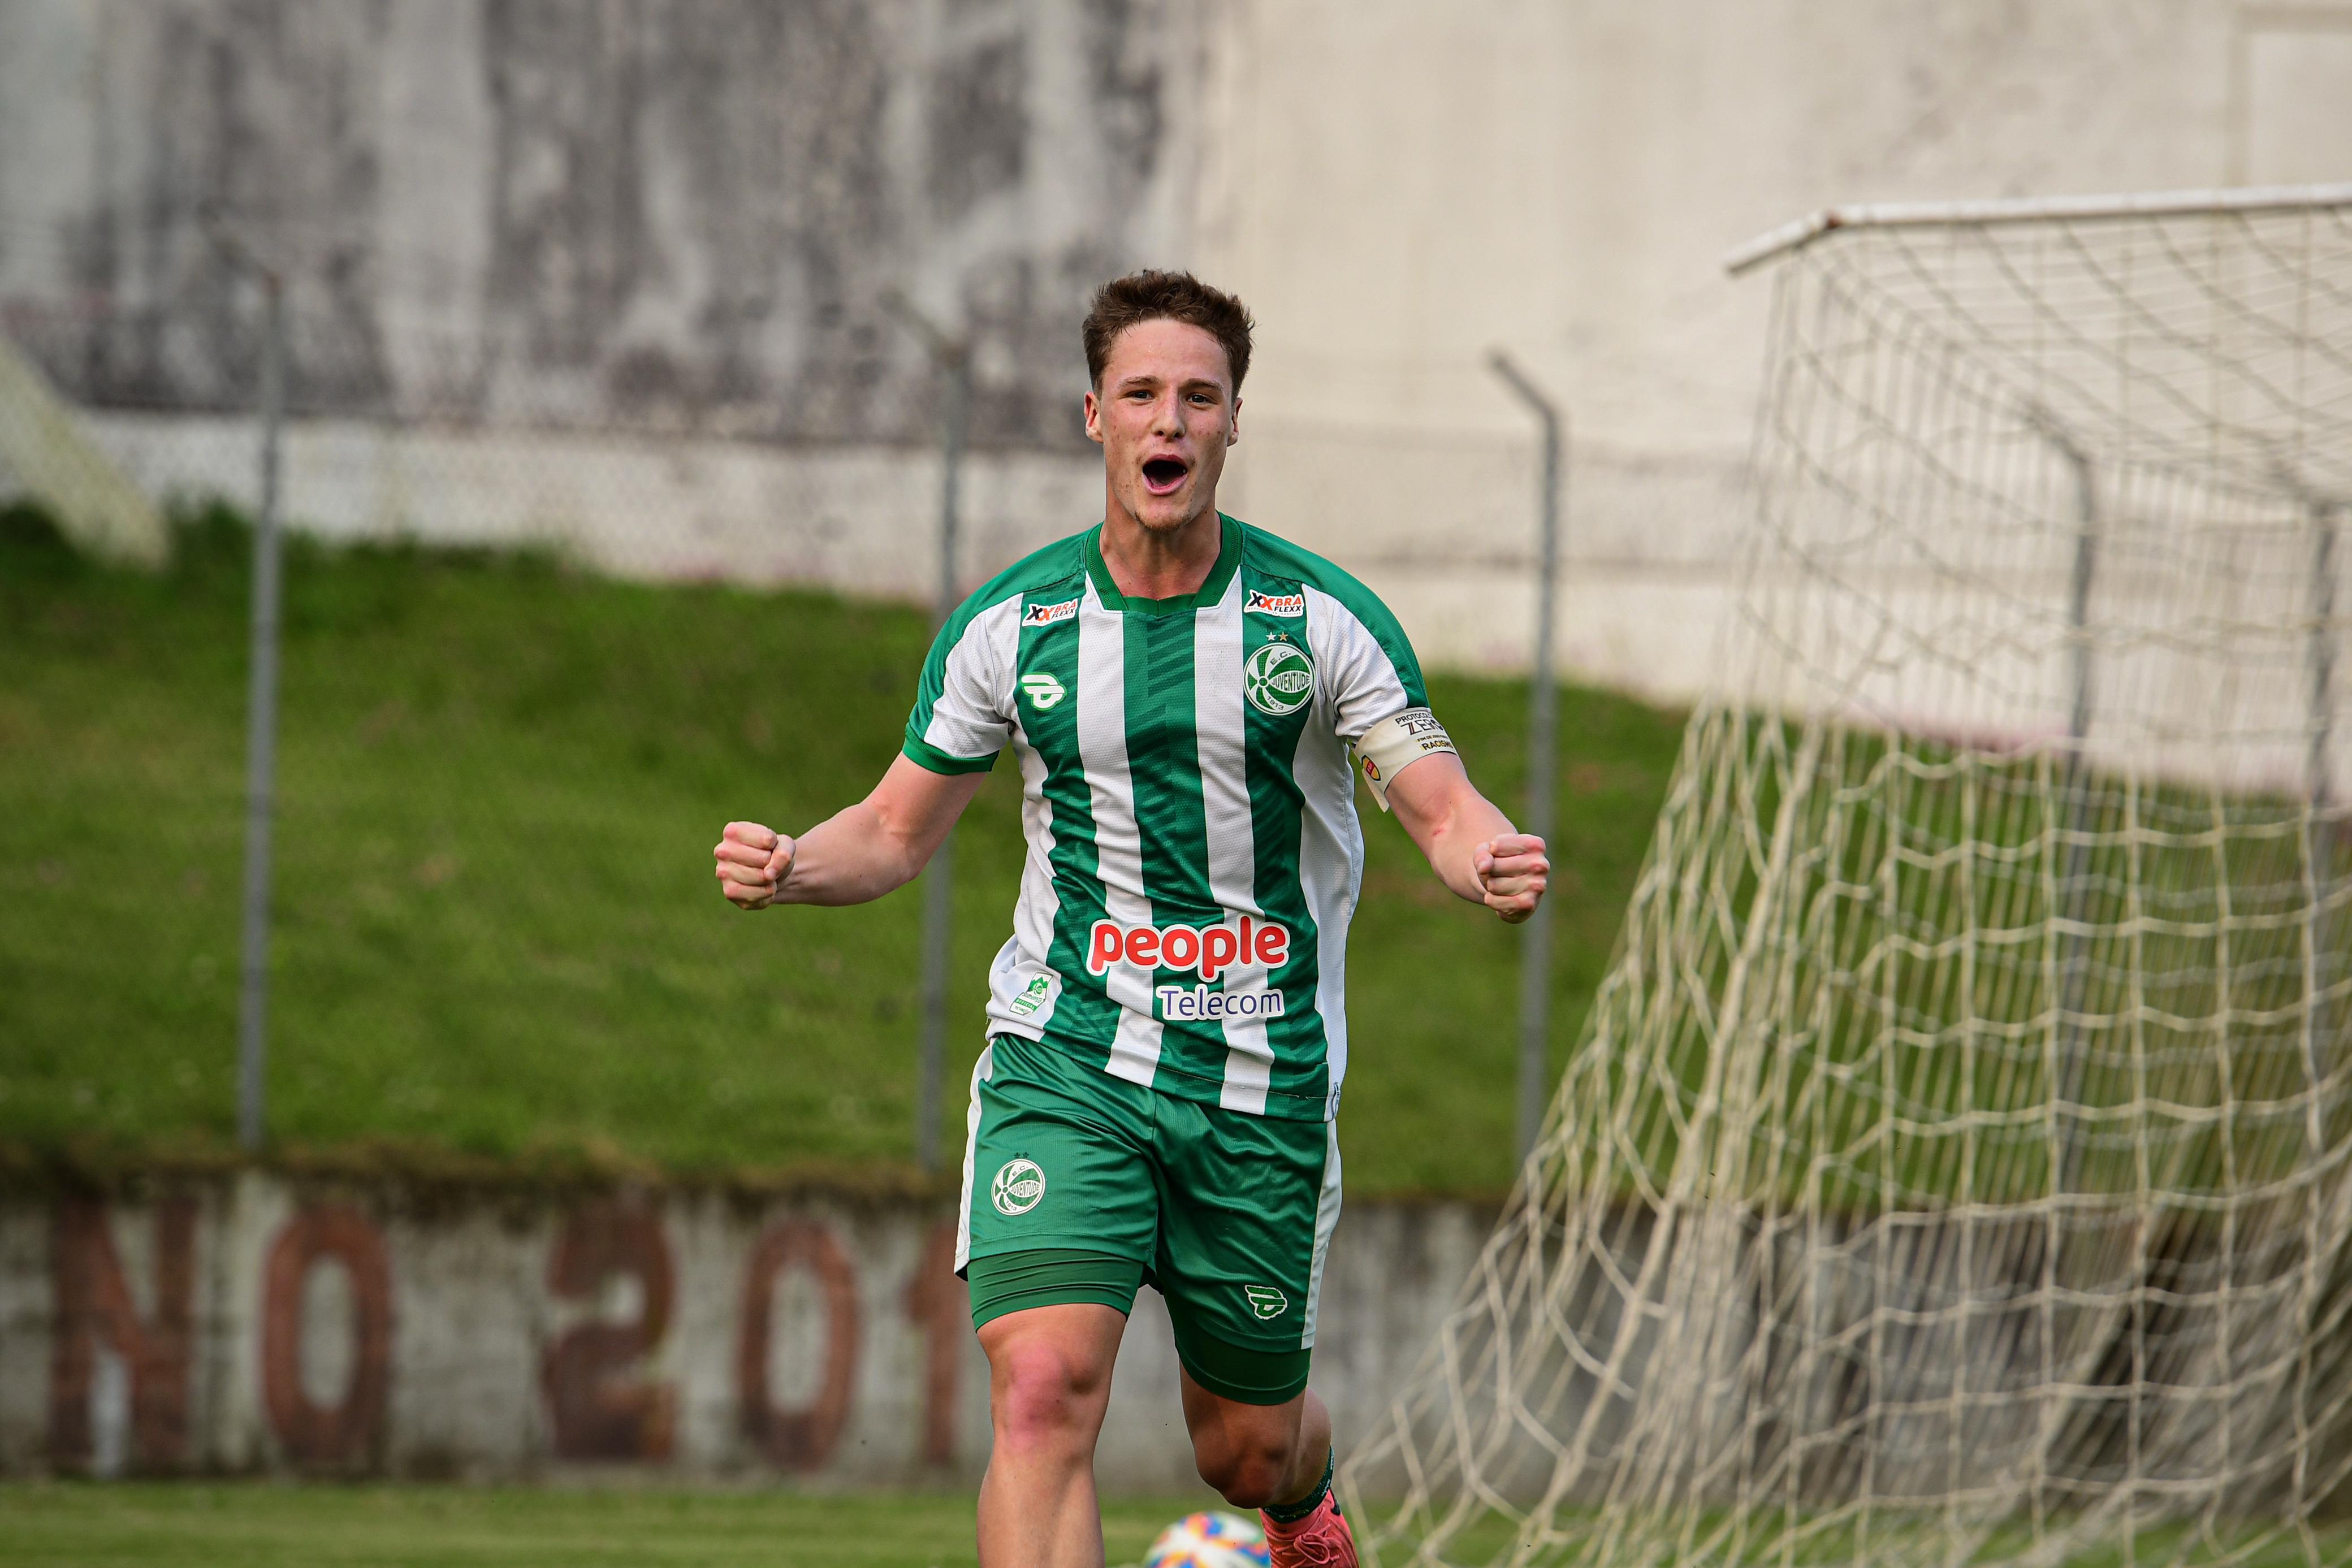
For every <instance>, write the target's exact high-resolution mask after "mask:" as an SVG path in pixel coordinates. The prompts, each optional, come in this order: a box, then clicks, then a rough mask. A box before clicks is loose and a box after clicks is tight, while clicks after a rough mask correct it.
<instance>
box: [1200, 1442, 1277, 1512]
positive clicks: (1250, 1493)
mask: <svg viewBox="0 0 2352 1568" xmlns="http://www.w3.org/2000/svg"><path fill="white" fill-rule="evenodd" d="M1291 1447H1292V1444H1291V1443H1290V1442H1288V1441H1286V1440H1284V1438H1283V1437H1282V1436H1281V1435H1279V1434H1276V1433H1270V1432H1244V1433H1218V1434H1216V1435H1215V1436H1213V1437H1209V1438H1207V1439H1206V1440H1197V1441H1195V1442H1194V1444H1193V1448H1192V1460H1193V1463H1194V1464H1195V1465H1196V1466H1198V1467H1199V1469H1200V1471H1201V1479H1202V1480H1204V1481H1206V1482H1208V1483H1209V1485H1210V1486H1212V1487H1213V1488H1215V1489H1216V1491H1217V1494H1218V1495H1219V1496H1221V1497H1223V1499H1224V1500H1226V1501H1227V1502H1229V1503H1231V1504H1233V1505H1234V1507H1235V1508H1264V1507H1265V1505H1266V1504H1267V1503H1270V1502H1272V1501H1273V1500H1275V1499H1276V1498H1277V1497H1280V1496H1281V1495H1282V1491H1283V1483H1284V1482H1285V1481H1286V1480H1288V1479H1289V1478H1290V1463H1291V1458H1292V1455H1291V1451H1290V1450H1291Z"/></svg>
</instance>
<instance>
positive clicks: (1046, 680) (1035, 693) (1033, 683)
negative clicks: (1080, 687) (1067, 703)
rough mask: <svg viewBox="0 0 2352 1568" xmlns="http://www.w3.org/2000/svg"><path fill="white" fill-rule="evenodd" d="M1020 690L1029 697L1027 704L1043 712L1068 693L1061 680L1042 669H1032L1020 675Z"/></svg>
mask: <svg viewBox="0 0 2352 1568" xmlns="http://www.w3.org/2000/svg"><path fill="white" fill-rule="evenodd" d="M1021 690H1022V692H1023V693H1024V695H1026V696H1027V697H1028V698H1029V706H1031V707H1034V708H1035V709H1036V710H1037V711H1038V712H1039V713H1044V712H1045V710H1046V709H1047V708H1049V707H1052V706H1055V704H1056V703H1058V702H1060V701H1061V700H1062V699H1063V698H1064V697H1066V696H1067V695H1070V694H1069V693H1068V692H1067V691H1066V690H1065V689H1064V688H1063V685H1062V683H1061V682H1059V681H1057V680H1055V678H1054V677H1053V676H1052V675H1051V674H1047V673H1046V672H1045V671H1044V670H1032V671H1030V672H1029V674H1025V675H1024V676H1022V677H1021Z"/></svg>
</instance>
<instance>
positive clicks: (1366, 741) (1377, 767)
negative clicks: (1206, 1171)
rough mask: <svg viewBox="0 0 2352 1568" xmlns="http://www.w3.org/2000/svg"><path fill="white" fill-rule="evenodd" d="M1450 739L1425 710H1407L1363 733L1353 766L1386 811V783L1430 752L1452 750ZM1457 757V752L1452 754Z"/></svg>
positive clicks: (1433, 715) (1433, 717)
mask: <svg viewBox="0 0 2352 1568" xmlns="http://www.w3.org/2000/svg"><path fill="white" fill-rule="evenodd" d="M1453 750H1454V737H1452V736H1449V735H1447V734H1446V733H1445V727H1444V725H1442V724H1440V723H1438V722H1437V716H1436V715H1435V714H1433V713H1431V712H1430V711H1429V710H1428V709H1427V708H1425V707H1409V708H1407V709H1405V710H1404V711H1403V712H1402V713H1401V714H1397V715H1395V716H1393V717H1390V718H1384V719H1382V720H1381V722H1380V723H1378V724H1376V725H1374V726H1372V727H1371V728H1370V729H1368V730H1366V731H1364V734H1363V738H1362V739H1360V740H1359V741H1357V742H1356V766H1357V767H1358V768H1360V769H1361V770H1362V771H1363V775H1364V782H1365V783H1367V784H1370V786H1371V787H1372V799H1373V800H1376V801H1378V802H1379V803H1380V808H1381V810H1383V811H1385V810H1388V809H1389V781H1390V780H1391V779H1394V778H1395V777H1396V776H1397V775H1398V774H1400V773H1402V772H1403V771H1404V769H1405V768H1406V766H1407V765H1408V764H1410V763H1412V762H1417V761H1419V760H1420V759H1421V758H1424V757H1427V756H1428V755H1430V753H1432V752H1434V751H1453ZM1456 755H1457V756H1458V755H1459V753H1456Z"/></svg>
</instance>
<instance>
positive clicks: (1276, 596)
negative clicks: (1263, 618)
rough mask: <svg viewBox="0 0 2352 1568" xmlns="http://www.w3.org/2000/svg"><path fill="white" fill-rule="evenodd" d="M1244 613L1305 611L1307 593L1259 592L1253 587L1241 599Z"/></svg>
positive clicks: (1295, 613) (1286, 613) (1295, 612)
mask: <svg viewBox="0 0 2352 1568" xmlns="http://www.w3.org/2000/svg"><path fill="white" fill-rule="evenodd" d="M1242 613H1243V614H1244V615H1288V616H1293V617H1296V616H1300V615H1304V614H1306V613H1307V595H1305V594H1303V593H1260V592H1259V591H1257V590H1256V589H1255V588H1253V589H1251V590H1250V591H1249V594H1248V596H1247V597H1246V598H1244V600H1243V601H1242Z"/></svg>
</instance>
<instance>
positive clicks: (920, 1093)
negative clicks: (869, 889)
mask: <svg viewBox="0 0 2352 1568" xmlns="http://www.w3.org/2000/svg"><path fill="white" fill-rule="evenodd" d="M882 303H883V305H884V307H885V308H887V309H888V310H889V311H890V312H891V313H892V314H893V315H895V316H897V317H898V319H899V320H900V321H901V322H902V323H904V324H905V326H906V327H907V329H908V331H910V332H912V333H914V335H915V336H916V337H918V338H919V339H921V340H922V341H923V346H924V347H925V348H926V349H928V350H929V351H930V355H931V360H932V362H933V363H934V364H935V365H937V366H938V367H939V369H940V371H942V372H944V374H945V376H946V380H947V395H946V397H945V399H944V400H943V402H942V403H941V406H940V591H939V601H938V609H937V613H936V614H935V615H934V616H933V617H932V622H931V627H932V630H933V631H934V632H936V631H937V630H938V629H939V628H940V627H941V626H944V625H946V624H947V621H948V617H949V616H950V615H952V614H954V613H955V607H956V604H957V602H958V596H957V593H956V532H957V525H958V522H959V518H958V516H957V509H958V506H959V502H960V499H961V495H960V490H961V482H962V473H963V440H964V424H965V421H966V419H967V418H968V416H969V413H970V409H971V345H970V343H968V342H967V341H966V340H964V339H962V338H960V337H957V336H954V335H952V334H950V333H949V332H947V331H945V330H943V329H941V328H940V326H939V325H938V324H937V323H935V322H934V321H932V320H931V319H929V317H927V316H925V315H924V314H923V313H922V312H921V311H920V310H919V309H917V308H915V306H914V304H913V302H912V301H910V300H908V298H907V297H906V296H905V295H903V294H900V293H898V291H897V290H895V289H893V290H891V291H890V292H888V293H887V294H886V295H884V296H883V300H882ZM954 934H955V831H954V830H953V829H950V830H949V831H948V836H947V837H946V838H944V839H942V840H940V847H939V849H938V851H937V852H934V853H933V854H932V856H931V862H930V864H929V866H927V867H926V868H924V872H923V975H922V1010H923V1023H922V1031H923V1032H922V1041H921V1044H920V1046H919V1051H918V1054H917V1058H916V1068H915V1164H916V1165H917V1166H919V1167H920V1168H922V1169H924V1170H927V1171H930V1170H937V1169H938V1168H939V1164H940V1088H941V1083H940V1080H941V1079H942V1078H943V1077H944V1076H945V1074H946V1071H947V1050H948V1045H947V1041H948V971H949V969H950V966H951V964H952V960H953V941H952V938H953V936H954Z"/></svg>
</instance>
